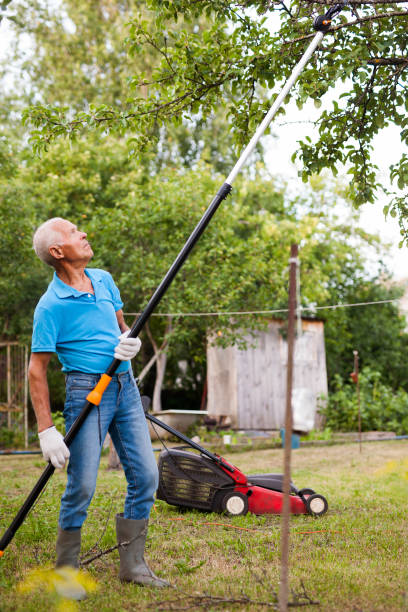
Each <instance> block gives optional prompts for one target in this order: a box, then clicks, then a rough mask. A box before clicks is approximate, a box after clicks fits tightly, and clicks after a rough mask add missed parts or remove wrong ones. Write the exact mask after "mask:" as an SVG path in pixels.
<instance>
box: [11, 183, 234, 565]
mask: <svg viewBox="0 0 408 612" xmlns="http://www.w3.org/2000/svg"><path fill="white" fill-rule="evenodd" d="M230 191H231V185H229V184H228V183H224V184H223V185H222V187H221V188H220V189H219V191H218V193H217V194H216V196H215V197H214V199H213V200H212V202H211V204H210V205H209V207H208V208H207V210H206V211H205V213H204V215H203V216H202V218H201V219H200V221H199V222H198V224H197V225H196V227H195V229H194V230H193V232H192V234H191V235H190V237H189V238H188V240H187V242H186V243H185V245H184V247H183V248H182V249H181V251H180V253H179V254H178V255H177V257H176V259H175V260H174V262H173V264H172V265H171V267H170V269H169V271H168V272H167V274H166V276H165V277H164V278H163V280H162V282H161V283H160V285H159V286H158V287H157V289H156V291H155V292H154V294H153V295H152V297H151V298H150V301H149V302H148V304H147V306H146V308H145V309H144V311H143V312H142V314H141V315H140V316H139V317H138V319H137V320H136V322H135V323H134V324H133V326H132V328H131V330H130V332H129V336H130V337H132V338H135V337H136V336H138V335H139V333H140V331H141V330H142V328H143V327H144V325H145V323H146V322H147V320H148V319H149V317H150V315H151V314H152V312H153V311H154V309H155V308H156V306H157V305H158V303H159V302H160V300H161V299H162V297H163V296H164V294H165V293H166V291H167V289H168V288H169V286H170V284H171V282H172V281H173V279H174V277H175V276H176V274H177V272H178V271H179V270H180V268H181V266H182V265H183V263H184V262H185V261H186V259H187V257H188V256H189V254H190V253H191V251H192V249H193V248H194V246H195V244H196V243H197V241H198V240H199V238H200V236H201V235H202V233H203V232H204V230H205V228H206V227H207V225H208V224H209V222H210V221H211V219H212V217H213V215H214V213H215V212H216V210H217V208H218V207H219V205H220V204H221V202H222V201H223V200H224V199H225V198H226V197H227V196H228V194H229V193H230ZM120 363H121V361H120V360H119V359H113V361H112V363H111V364H110V366H109V367H108V369H107V370H106V373H105V374H107V376H112V375H113V374H114V373H115V371H116V370H117V368H118V367H119V365H120ZM94 407H95V404H93V403H92V402H90V401H87V402H85V404H84V407H83V408H82V410H81V412H80V413H79V415H78V416H77V418H76V419H75V421H74V422H73V424H72V425H71V427H70V429H69V431H68V432H67V434H66V436H65V438H64V442H65V444H66V445H67V446H69V445H70V444H71V442H72V441H73V439H74V438H75V436H76V434H77V433H78V431H79V430H80V428H81V426H82V423H83V422H84V421H85V419H86V418H87V416H88V414H89V413H90V412H91V410H92V408H94ZM152 418H154V417H152ZM156 422H157V425H160V427H164V429H166V428H167V426H165V424H164V423H162V422H161V421H159V420H158V419H157V420H156ZM169 431H170V430H169ZM171 433H173V434H174V435H176V436H178V437H179V438H180V439H182V440H184V441H186V442H188V443H189V444H194V443H193V442H192V441H190V440H189V439H188V438H185V437H184V436H183V434H180V433H179V432H177V431H176V430H173V431H172V432H171ZM197 446H198V445H197ZM197 450H200V451H201V452H203V451H204V449H201V447H198V448H197ZM206 453H208V451H206ZM207 456H209V457H210V458H211V459H213V460H215V461H218V462H219V460H218V459H217V457H216V455H212V454H211V453H208V455H207ZM224 467H227V466H226V465H224ZM54 469H55V468H54V466H53V465H52V464H51V463H49V464H48V465H47V467H46V468H45V470H44V472H43V473H42V474H41V476H40V478H39V480H38V482H37V483H36V485H35V486H34V488H33V490H32V491H31V493H30V494H29V496H28V497H27V499H26V500H25V502H24V504H23V505H22V507H21V508H20V510H19V511H18V513H17V515H16V517H15V518H14V520H13V522H12V523H11V525H10V527H9V528H8V529H7V530H6V532H5V533H4V535H3V536H2V538H1V540H0V557H1V556H2V555H3V552H4V550H5V549H6V547H7V546H8V545H9V544H10V542H11V540H12V539H13V537H14V535H15V533H16V531H17V529H18V528H19V527H20V526H21V524H22V523H23V521H24V519H25V517H26V516H27V514H28V513H29V511H30V510H31V508H32V506H33V504H34V503H35V501H36V499H37V498H38V496H39V495H40V493H41V491H42V490H43V488H44V487H45V485H46V484H47V482H48V480H49V479H50V478H51V476H52V475H53V473H54Z"/></svg>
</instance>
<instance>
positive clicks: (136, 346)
mask: <svg viewBox="0 0 408 612" xmlns="http://www.w3.org/2000/svg"><path fill="white" fill-rule="evenodd" d="M129 333H130V329H128V330H127V331H125V333H123V334H122V335H121V336H119V344H118V345H117V346H116V347H115V353H114V355H115V359H120V361H128V359H133V357H135V356H136V355H137V354H138V352H139V351H140V347H141V346H142V343H141V341H140V340H139V338H128V335H129Z"/></svg>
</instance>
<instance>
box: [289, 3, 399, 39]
mask: <svg viewBox="0 0 408 612" xmlns="http://www.w3.org/2000/svg"><path fill="white" fill-rule="evenodd" d="M389 17H408V11H392V12H390V13H378V14H376V15H368V16H367V17H361V18H360V19H355V20H354V21H348V22H347V23H341V24H340V25H337V26H334V27H332V28H330V30H329V31H328V33H329V34H330V33H332V32H337V30H341V29H343V28H349V27H350V26H353V25H357V24H358V23H364V22H367V21H378V20H380V19H387V18H389ZM315 35H316V34H315V33H314V32H313V33H312V34H306V35H305V36H299V37H298V38H293V39H292V40H285V41H284V42H283V43H282V45H291V44H292V43H294V42H299V41H301V40H308V39H309V38H314V36H315Z"/></svg>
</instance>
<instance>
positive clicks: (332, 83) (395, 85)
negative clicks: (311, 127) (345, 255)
mask: <svg viewBox="0 0 408 612" xmlns="http://www.w3.org/2000/svg"><path fill="white" fill-rule="evenodd" d="M328 4H330V2H329V3H328ZM146 5H147V7H148V9H150V13H145V15H143V14H142V15H139V13H138V12H137V14H136V12H135V14H134V16H133V19H132V20H131V24H130V29H129V34H128V36H127V38H126V45H127V50H128V52H129V54H130V55H131V57H134V58H142V59H143V58H145V57H148V58H150V59H152V58H153V59H154V61H153V63H152V62H150V61H149V62H148V63H146V66H145V69H138V70H137V71H136V72H135V73H134V74H132V75H131V76H129V78H128V86H129V89H128V91H127V95H126V99H124V97H123V95H121V96H120V100H118V102H115V103H113V104H112V103H111V102H110V101H109V98H108V97H106V100H105V102H104V103H103V104H99V103H97V104H94V105H91V107H90V108H89V109H84V110H81V111H79V112H74V111H73V109H72V108H71V107H69V106H68V107H66V108H61V107H60V106H58V105H57V106H55V105H49V106H47V105H45V104H38V105H32V106H31V107H29V108H28V109H27V110H26V113H25V121H26V122H29V123H30V125H32V126H33V130H32V133H31V139H32V143H33V145H34V147H35V148H36V149H37V150H39V149H41V148H43V147H46V146H47V145H48V143H49V142H50V141H52V140H53V139H54V138H55V137H56V136H59V135H65V136H68V137H69V138H75V137H76V136H77V135H78V134H79V133H80V132H82V131H83V130H84V129H93V130H98V131H103V132H106V131H108V132H109V131H115V132H116V133H119V134H125V135H126V136H127V137H129V138H130V139H131V140H132V149H133V150H134V151H137V150H139V149H140V148H143V147H146V146H147V145H148V144H149V143H150V142H151V140H152V138H154V137H156V138H157V137H158V131H157V130H158V128H160V126H163V125H169V124H170V123H172V122H173V123H175V124H178V123H180V122H181V121H182V119H183V120H186V118H188V117H190V118H191V119H192V120H194V118H197V116H199V117H201V118H202V117H204V118H205V117H209V116H211V115H212V114H213V113H214V112H216V111H217V110H218V109H219V108H220V106H222V105H223V106H225V109H226V112H227V115H228V118H229V124H230V127H231V131H232V133H233V136H234V139H235V143H236V144H237V146H238V147H240V146H241V145H242V144H243V143H244V142H247V140H248V137H249V136H250V135H251V134H252V133H253V130H254V129H255V126H257V125H258V124H259V122H260V120H261V119H262V117H263V116H264V114H265V111H266V109H267V108H268V107H269V104H270V102H269V100H268V98H269V97H270V91H271V90H277V89H278V88H279V87H280V86H281V85H282V83H283V82H284V81H285V80H286V79H287V77H288V76H289V75H290V73H291V71H292V69H293V67H294V65H295V64H296V62H297V61H298V60H299V58H300V57H301V55H302V54H303V52H304V50H305V45H306V44H307V43H308V42H309V39H310V38H311V37H312V36H313V35H314V33H313V30H312V23H313V18H314V16H316V15H317V14H322V13H324V12H325V10H326V8H327V4H324V3H323V2H321V1H320V0H319V1H314V2H312V1H310V0H306V1H304V0H302V2H299V1H295V2H292V3H291V5H290V7H289V6H286V5H285V4H284V3H283V2H282V1H280V0H279V1H277V0H276V2H275V1H269V0H246V1H245V0H241V1H227V0H216V1H213V0H211V1H207V0H201V1H200V2H191V1H189V0H188V1H187V0H174V1H173V0H172V1H171V2H170V1H163V0H160V1H159V0H150V1H149V2H147V3H146ZM146 16H148V18H145V17H146ZM407 16H408V13H407V11H406V8H405V5H404V3H403V2H402V1H401V2H399V0H388V2H387V1H384V2H381V3H378V2H377V1H376V0H371V1H365V0H352V1H351V2H350V3H349V4H348V6H347V7H345V9H344V10H343V12H342V13H341V14H340V15H339V16H338V17H336V19H335V23H334V24H333V25H332V28H331V30H330V31H329V33H328V34H326V36H325V38H324V39H323V42H322V44H321V47H320V49H319V50H318V51H317V52H316V53H315V54H314V56H313V57H312V59H311V61H310V62H309V64H308V65H307V67H306V68H305V70H304V72H303V74H302V75H301V78H300V80H299V82H298V83H297V85H296V87H295V89H294V90H293V94H292V95H293V96H294V97H295V99H296V102H297V104H298V106H299V108H301V107H302V105H303V104H304V102H305V101H306V100H308V99H310V98H311V99H313V100H315V102H316V105H317V106H319V105H321V104H322V102H323V103H324V104H322V107H321V108H322V111H321V114H320V117H319V118H318V120H317V122H316V137H315V139H314V140H313V141H308V140H305V141H304V142H300V145H299V149H298V150H297V151H296V152H295V156H297V157H299V158H300V159H301V160H302V162H303V166H304V170H303V178H304V180H307V177H308V176H309V175H310V174H312V173H316V172H320V171H321V170H322V169H323V168H330V169H331V170H332V172H333V173H337V172H338V171H339V169H343V168H346V170H347V172H349V174H350V185H349V193H350V197H351V198H352V200H353V201H354V202H355V203H356V204H357V205H359V204H362V203H365V202H373V201H374V199H375V197H376V194H377V192H378V190H379V189H380V188H381V185H380V184H379V183H378V179H377V174H376V170H377V168H376V167H375V165H374V164H373V162H372V160H371V154H372V147H373V144H372V142H373V138H374V136H375V135H376V134H378V133H379V132H380V131H381V130H382V129H383V128H385V127H386V126H387V125H390V124H394V125H397V126H398V127H400V129H401V142H402V143H403V144H406V143H407V141H408V118H407V113H406V111H407V109H408V98H407V96H406V89H407V66H408V59H407V57H406V49H407V37H406V28H407ZM138 65H139V66H140V61H139V62H138ZM151 66H154V68H153V69H151ZM340 84H341V91H342V92H343V93H341V95H339V94H338V91H339V88H338V86H339V85H340ZM281 112H282V113H283V112H284V109H282V111H281ZM390 177H391V179H392V180H393V181H394V184H395V186H396V188H397V190H396V191H395V193H393V194H389V195H390V196H391V199H390V203H389V206H387V208H386V212H391V213H392V214H394V215H395V214H399V215H400V220H401V226H402V229H403V230H404V219H405V218H406V217H407V210H406V206H405V197H406V193H404V190H405V191H406V190H407V187H408V157H407V155H406V154H403V155H402V157H401V159H400V160H399V161H398V162H397V163H395V164H393V165H392V166H391V167H390ZM398 190H400V191H398ZM401 190H402V193H401Z"/></svg>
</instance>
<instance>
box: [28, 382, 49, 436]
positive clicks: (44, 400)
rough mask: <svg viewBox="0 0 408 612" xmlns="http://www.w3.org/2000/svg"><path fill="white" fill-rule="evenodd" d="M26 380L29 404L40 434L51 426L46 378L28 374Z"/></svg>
mask: <svg viewBox="0 0 408 612" xmlns="http://www.w3.org/2000/svg"><path fill="white" fill-rule="evenodd" d="M28 378H29V383H30V396H31V402H32V404H33V408H34V412H35V416H36V419H37V425H38V431H39V432H40V431H43V430H44V429H47V428H48V427H51V426H52V425H53V422H52V417H51V406H50V393H49V390H48V383H47V376H46V374H44V375H42V374H40V373H38V372H30V373H29V377H28Z"/></svg>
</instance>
